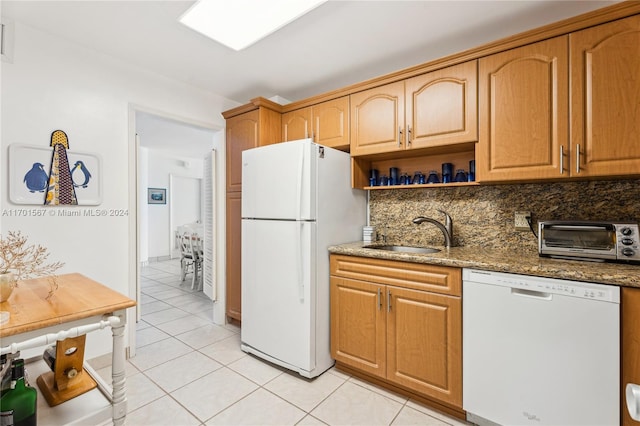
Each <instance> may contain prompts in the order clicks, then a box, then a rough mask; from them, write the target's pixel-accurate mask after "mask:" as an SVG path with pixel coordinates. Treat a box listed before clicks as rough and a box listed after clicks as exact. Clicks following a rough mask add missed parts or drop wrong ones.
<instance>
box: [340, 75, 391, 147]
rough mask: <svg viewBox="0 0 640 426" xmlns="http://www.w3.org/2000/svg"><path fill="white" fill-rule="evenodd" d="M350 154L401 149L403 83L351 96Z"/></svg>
mask: <svg viewBox="0 0 640 426" xmlns="http://www.w3.org/2000/svg"><path fill="white" fill-rule="evenodd" d="M350 102H351V155H352V156H355V155H367V154H378V153H382V152H393V151H398V150H402V149H404V81H399V82H396V83H391V84H387V85H384V86H380V87H375V88H373V89H369V90H365V91H363V92H358V93H354V94H353V95H351V98H350Z"/></svg>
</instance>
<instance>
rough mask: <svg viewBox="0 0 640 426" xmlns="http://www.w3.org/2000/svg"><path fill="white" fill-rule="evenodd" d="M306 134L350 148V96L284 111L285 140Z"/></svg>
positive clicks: (336, 145) (321, 141)
mask: <svg viewBox="0 0 640 426" xmlns="http://www.w3.org/2000/svg"><path fill="white" fill-rule="evenodd" d="M304 138H312V139H313V141H314V142H315V143H318V144H320V145H324V146H329V147H331V148H336V149H340V150H345V151H348V150H349V97H348V96H342V97H340V98H336V99H331V100H329V101H325V102H321V103H319V104H316V105H313V106H310V107H306V108H301V109H298V110H295V111H290V112H287V113H284V114H282V140H283V141H285V142H286V141H291V140H296V139H304Z"/></svg>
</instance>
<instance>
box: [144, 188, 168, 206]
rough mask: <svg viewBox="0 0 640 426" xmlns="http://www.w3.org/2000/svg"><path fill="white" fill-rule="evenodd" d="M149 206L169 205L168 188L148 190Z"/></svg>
mask: <svg viewBox="0 0 640 426" xmlns="http://www.w3.org/2000/svg"><path fill="white" fill-rule="evenodd" d="M147 204H167V190H166V188H148V189H147Z"/></svg>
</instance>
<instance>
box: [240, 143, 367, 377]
mask: <svg viewBox="0 0 640 426" xmlns="http://www.w3.org/2000/svg"><path fill="white" fill-rule="evenodd" d="M366 207H367V202H366V197H365V193H364V191H362V190H358V189H352V188H351V172H350V156H349V154H348V153H345V152H342V151H338V150H335V149H332V148H329V147H324V146H321V145H317V144H315V143H313V142H312V140H311V139H302V140H298V141H291V142H283V143H279V144H274V145H268V146H264V147H259V148H254V149H249V150H246V151H244V152H243V153H242V328H241V341H242V344H241V348H242V350H243V351H245V352H248V353H251V354H254V355H256V356H259V357H261V358H263V359H265V360H268V361H270V362H272V363H274V364H277V365H280V366H283V367H285V368H288V369H290V370H293V371H296V372H298V373H299V374H300V375H302V376H304V377H309V378H311V377H315V376H318V375H319V374H321V373H323V372H324V371H326V370H327V369H329V368H330V367H331V366H332V365H333V363H334V361H333V359H332V358H331V354H330V348H329V345H330V327H329V325H330V319H329V253H328V251H327V248H328V247H329V246H330V245H333V244H340V243H345V242H349V241H358V240H361V239H362V226H363V225H364V224H365V221H366Z"/></svg>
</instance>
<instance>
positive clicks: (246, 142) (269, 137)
mask: <svg viewBox="0 0 640 426" xmlns="http://www.w3.org/2000/svg"><path fill="white" fill-rule="evenodd" d="M279 108H280V106H279V105H277V104H274V103H272V102H270V101H268V100H266V99H262V98H256V99H255V100H254V101H252V103H250V104H247V105H243V106H240V107H238V108H234V109H232V110H229V111H226V112H224V113H222V115H223V117H224V118H225V119H226V151H227V152H226V169H227V194H226V202H227V205H226V249H227V253H226V286H225V289H226V293H225V294H226V297H225V304H226V305H225V306H226V307H225V313H226V315H227V318H229V319H231V320H235V321H238V322H239V321H241V319H242V315H241V312H242V309H241V307H242V303H241V302H242V301H241V288H242V287H241V272H240V271H241V241H242V236H241V228H242V226H241V209H240V206H241V200H242V151H244V150H246V149H250V148H255V147H258V146H264V145H269V144H273V143H277V142H279V141H280V129H281V125H282V124H281V123H282V122H281V114H280V111H279Z"/></svg>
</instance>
